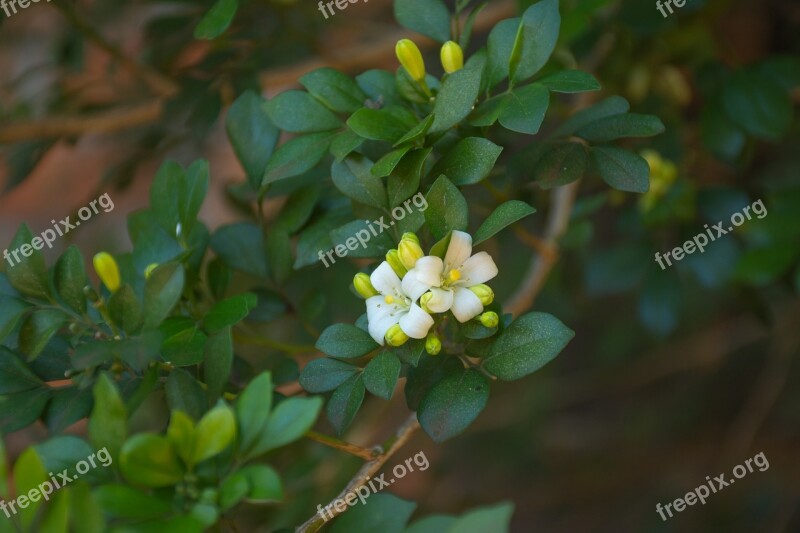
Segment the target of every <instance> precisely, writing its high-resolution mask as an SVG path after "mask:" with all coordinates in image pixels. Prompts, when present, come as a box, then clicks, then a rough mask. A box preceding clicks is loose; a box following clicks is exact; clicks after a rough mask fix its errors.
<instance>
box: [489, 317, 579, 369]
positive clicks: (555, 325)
mask: <svg viewBox="0 0 800 533" xmlns="http://www.w3.org/2000/svg"><path fill="white" fill-rule="evenodd" d="M574 336H575V332H574V331H572V330H571V329H569V328H568V327H566V326H565V325H564V324H562V323H561V321H560V320H558V319H557V318H555V317H554V316H552V315H548V314H546V313H527V314H525V315H522V316H521V317H519V318H518V319H516V320H515V321H514V322H512V323H511V325H509V326H508V327H507V328H506V329H505V330H504V331H503V333H501V334H500V337H499V338H498V339H497V340H496V341H495V343H494V346H493V347H492V349H491V351H490V353H489V356H488V357H487V358H486V359H485V360H484V362H483V366H484V368H485V369H486V370H487V371H489V372H490V373H492V374H494V375H495V376H497V377H498V378H500V379H502V380H505V381H513V380H515V379H519V378H521V377H523V376H527V375H528V374H531V373H533V372H535V371H537V370H539V369H540V368H541V367H543V366H544V365H546V364H547V363H549V362H550V361H552V360H553V359H554V358H555V356H556V355H558V354H559V353H560V352H561V350H563V349H564V347H565V346H566V345H567V343H568V342H569V341H570V340H571V339H572V337H574Z"/></svg>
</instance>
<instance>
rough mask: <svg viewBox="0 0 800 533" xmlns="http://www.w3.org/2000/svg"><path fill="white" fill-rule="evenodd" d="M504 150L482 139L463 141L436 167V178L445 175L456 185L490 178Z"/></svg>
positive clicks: (434, 171) (434, 168)
mask: <svg viewBox="0 0 800 533" xmlns="http://www.w3.org/2000/svg"><path fill="white" fill-rule="evenodd" d="M502 151H503V148H502V147H500V146H497V145H496V144H494V143H493V142H492V141H490V140H488V139H484V138H482V137H467V138H465V139H461V140H460V141H459V142H458V143H457V144H456V145H455V146H454V147H453V148H451V149H450V151H448V152H447V154H445V156H444V157H443V158H442V159H440V160H439V161H438V162H437V163H436V165H434V167H433V170H431V173H432V174H433V175H434V176H438V175H441V174H444V175H445V176H447V178H448V179H449V180H450V181H451V182H452V183H453V184H454V185H471V184H473V183H478V182H479V181H481V180H482V179H484V178H486V177H488V176H489V173H490V172H491V171H492V168H494V164H495V161H497V158H498V157H500V152H502Z"/></svg>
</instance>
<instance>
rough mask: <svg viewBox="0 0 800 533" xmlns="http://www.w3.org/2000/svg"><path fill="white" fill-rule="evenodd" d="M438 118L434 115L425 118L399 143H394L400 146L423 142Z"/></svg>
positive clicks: (400, 139) (401, 138) (399, 140)
mask: <svg viewBox="0 0 800 533" xmlns="http://www.w3.org/2000/svg"><path fill="white" fill-rule="evenodd" d="M435 118H436V117H435V116H434V115H428V116H427V117H425V118H424V119H423V120H422V122H420V123H419V124H417V125H416V126H414V127H413V128H411V130H409V132H408V133H406V134H405V135H403V136H402V137H400V138H399V139H398V140H397V142H395V143H394V145H395V146H400V145H401V144H404V143H416V142H417V141H422V140H423V139H425V135H426V134H427V133H428V130H430V129H431V125H432V124H433V121H434V119H435Z"/></svg>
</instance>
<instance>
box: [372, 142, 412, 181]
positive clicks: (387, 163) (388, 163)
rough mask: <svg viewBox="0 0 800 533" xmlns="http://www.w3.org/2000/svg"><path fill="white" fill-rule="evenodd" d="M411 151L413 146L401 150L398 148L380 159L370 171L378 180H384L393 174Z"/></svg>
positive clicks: (408, 145)
mask: <svg viewBox="0 0 800 533" xmlns="http://www.w3.org/2000/svg"><path fill="white" fill-rule="evenodd" d="M409 150H411V145H410V144H407V145H405V146H403V147H401V148H396V149H394V150H392V151H391V152H388V153H387V154H386V155H384V156H383V157H381V158H380V159H378V160H377V161H376V162H375V164H374V165H373V166H372V170H371V171H370V172H371V174H372V175H373V176H375V177H376V178H383V177H386V176H388V175H389V174H391V173H392V171H393V170H394V168H395V167H396V166H397V164H398V163H399V162H400V160H401V159H402V158H403V156H404V155H406V153H407V152H408V151H409Z"/></svg>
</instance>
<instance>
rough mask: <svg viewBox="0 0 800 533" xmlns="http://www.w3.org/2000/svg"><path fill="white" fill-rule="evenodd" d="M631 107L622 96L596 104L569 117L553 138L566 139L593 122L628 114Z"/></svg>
mask: <svg viewBox="0 0 800 533" xmlns="http://www.w3.org/2000/svg"><path fill="white" fill-rule="evenodd" d="M630 107H631V106H630V104H628V101H627V100H625V99H624V98H622V97H621V96H611V97H609V98H606V99H605V100H602V101H600V102H598V103H596V104H594V105H593V106H591V107H587V108H586V109H583V110H581V111H578V112H577V113H575V114H574V115H572V116H571V117H569V118H568V119H567V120H565V121H564V123H563V124H561V126H559V127H558V128H557V129H556V131H554V132H553V134H552V135H551V137H565V136H568V135H572V134H573V133H575V132H576V131H578V130H579V129H581V128H583V127H584V126H587V125H589V124H591V123H592V122H595V121H596V120H600V119H602V118H605V117H610V116H613V115H620V114H622V113H627V112H628V110H629V109H630Z"/></svg>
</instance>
